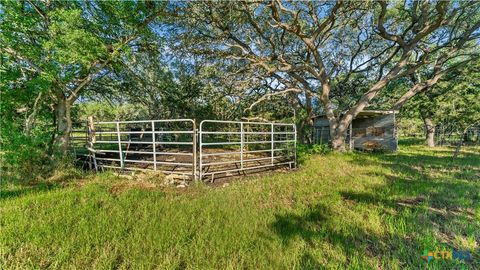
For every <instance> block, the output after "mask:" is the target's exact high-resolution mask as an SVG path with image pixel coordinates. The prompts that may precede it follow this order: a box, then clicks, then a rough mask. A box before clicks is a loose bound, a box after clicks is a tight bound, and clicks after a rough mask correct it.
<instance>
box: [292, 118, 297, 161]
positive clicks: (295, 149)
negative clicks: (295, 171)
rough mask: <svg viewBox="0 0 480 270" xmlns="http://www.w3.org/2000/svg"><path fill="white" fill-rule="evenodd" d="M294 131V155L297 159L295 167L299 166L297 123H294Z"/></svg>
mask: <svg viewBox="0 0 480 270" xmlns="http://www.w3.org/2000/svg"><path fill="white" fill-rule="evenodd" d="M293 131H294V133H295V134H294V135H295V138H294V140H293V155H294V160H295V168H296V167H297V125H295V124H294V125H293Z"/></svg>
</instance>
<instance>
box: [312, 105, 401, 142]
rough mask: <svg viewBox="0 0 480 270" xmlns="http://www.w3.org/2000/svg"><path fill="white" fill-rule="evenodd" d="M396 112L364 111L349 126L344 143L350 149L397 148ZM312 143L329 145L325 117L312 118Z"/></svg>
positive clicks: (328, 133) (328, 129) (328, 132)
mask: <svg viewBox="0 0 480 270" xmlns="http://www.w3.org/2000/svg"><path fill="white" fill-rule="evenodd" d="M396 113H398V112H397V111H379V110H364V111H362V112H360V113H359V114H358V115H357V117H356V118H355V119H353V121H352V124H351V125H350V127H349V129H348V132H347V137H346V141H345V143H346V144H347V146H349V147H350V149H359V150H389V151H396V150H397V147H398V140H397V132H396V124H395V114H396ZM313 121H314V130H313V141H314V143H318V144H325V143H330V127H329V124H328V119H327V117H326V116H325V115H324V114H323V115H318V116H316V117H314V118H313Z"/></svg>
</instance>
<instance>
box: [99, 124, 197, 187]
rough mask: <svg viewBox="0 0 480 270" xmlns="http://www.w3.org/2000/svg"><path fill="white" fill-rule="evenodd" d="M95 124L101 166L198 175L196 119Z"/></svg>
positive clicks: (194, 176)
mask: <svg viewBox="0 0 480 270" xmlns="http://www.w3.org/2000/svg"><path fill="white" fill-rule="evenodd" d="M94 125H95V131H94V137H95V142H94V143H93V145H94V147H93V148H94V149H92V150H93V151H95V160H96V162H98V166H99V167H100V168H101V169H104V168H109V169H120V170H126V171H149V170H153V171H157V170H158V171H161V172H163V173H167V174H179V175H185V176H190V177H192V178H194V179H195V178H196V175H197V174H196V167H197V166H196V164H197V160H196V159H197V158H196V125H195V121H194V120H193V119H161V120H140V121H102V122H95V123H94ZM115 145H116V146H115ZM171 150H175V151H171Z"/></svg>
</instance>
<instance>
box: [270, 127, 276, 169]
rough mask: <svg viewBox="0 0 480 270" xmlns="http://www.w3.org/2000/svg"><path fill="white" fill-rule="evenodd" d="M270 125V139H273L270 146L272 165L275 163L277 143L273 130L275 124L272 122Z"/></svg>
mask: <svg viewBox="0 0 480 270" xmlns="http://www.w3.org/2000/svg"><path fill="white" fill-rule="evenodd" d="M270 127H271V129H270V140H271V142H270V147H271V159H272V165H273V156H274V155H275V153H274V150H275V149H274V148H275V143H274V141H273V130H274V128H273V124H270Z"/></svg>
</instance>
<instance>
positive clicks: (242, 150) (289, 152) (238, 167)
mask: <svg viewBox="0 0 480 270" xmlns="http://www.w3.org/2000/svg"><path fill="white" fill-rule="evenodd" d="M209 125H210V126H211V125H213V126H214V128H211V127H210V128H209V127H207V126H209ZM212 137H213V138H212ZM296 139H297V131H296V127H295V125H294V124H285V123H268V122H242V121H215V120H204V121H202V122H201V123H200V126H199V170H198V172H199V178H200V179H202V178H203V177H205V176H211V177H212V180H213V179H214V176H215V175H220V174H228V173H232V172H238V173H240V172H242V171H246V170H254V169H262V168H271V167H274V166H279V165H289V166H290V167H292V166H296ZM265 147H268V149H261V148H265ZM232 148H235V149H232ZM250 148H253V149H250ZM232 150H233V151H232ZM266 154H268V155H266Z"/></svg>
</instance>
